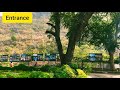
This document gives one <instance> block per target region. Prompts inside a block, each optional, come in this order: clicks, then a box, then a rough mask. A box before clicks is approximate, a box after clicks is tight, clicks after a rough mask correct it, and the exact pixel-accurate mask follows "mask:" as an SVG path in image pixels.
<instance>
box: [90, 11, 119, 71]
mask: <svg viewBox="0 0 120 90" xmlns="http://www.w3.org/2000/svg"><path fill="white" fill-rule="evenodd" d="M119 17H120V15H119V13H97V14H94V15H93V16H92V18H91V20H90V23H91V24H89V26H88V31H89V32H90V33H89V42H90V44H93V45H95V46H101V45H102V46H103V47H104V48H105V50H106V51H107V52H108V54H109V62H110V68H111V70H114V69H115V67H114V53H115V50H116V48H117V47H118V43H117V39H118V38H117V35H118V33H119V32H120V30H119V28H118V25H119V20H120V19H119Z"/></svg>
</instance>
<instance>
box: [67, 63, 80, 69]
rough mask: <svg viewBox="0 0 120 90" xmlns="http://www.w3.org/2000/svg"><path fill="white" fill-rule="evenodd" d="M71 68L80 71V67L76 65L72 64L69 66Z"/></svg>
mask: <svg viewBox="0 0 120 90" xmlns="http://www.w3.org/2000/svg"><path fill="white" fill-rule="evenodd" d="M69 66H70V67H71V68H73V69H78V68H79V65H78V64H75V63H71V64H69Z"/></svg>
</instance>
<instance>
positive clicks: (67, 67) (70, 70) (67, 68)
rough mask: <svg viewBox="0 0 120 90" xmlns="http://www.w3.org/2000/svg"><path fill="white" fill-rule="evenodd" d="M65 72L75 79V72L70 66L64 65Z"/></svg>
mask: <svg viewBox="0 0 120 90" xmlns="http://www.w3.org/2000/svg"><path fill="white" fill-rule="evenodd" d="M61 69H62V70H63V71H65V72H66V73H67V74H68V76H69V77H70V78H75V77H76V75H75V71H74V70H73V69H72V68H71V67H70V66H69V65H64V66H62V67H61Z"/></svg>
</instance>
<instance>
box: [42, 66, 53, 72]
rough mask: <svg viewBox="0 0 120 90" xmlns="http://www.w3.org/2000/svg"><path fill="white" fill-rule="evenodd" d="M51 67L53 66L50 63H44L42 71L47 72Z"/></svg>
mask: <svg viewBox="0 0 120 90" xmlns="http://www.w3.org/2000/svg"><path fill="white" fill-rule="evenodd" d="M49 68H51V66H50V65H44V66H42V67H41V68H40V70H41V71H44V72H47V71H49Z"/></svg>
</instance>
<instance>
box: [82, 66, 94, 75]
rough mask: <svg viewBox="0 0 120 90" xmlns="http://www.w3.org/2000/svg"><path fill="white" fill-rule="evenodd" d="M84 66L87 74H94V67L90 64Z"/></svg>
mask: <svg viewBox="0 0 120 90" xmlns="http://www.w3.org/2000/svg"><path fill="white" fill-rule="evenodd" d="M84 66H85V67H84V69H83V71H85V73H87V74H89V73H91V72H92V67H91V65H90V64H86V65H84Z"/></svg>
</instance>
